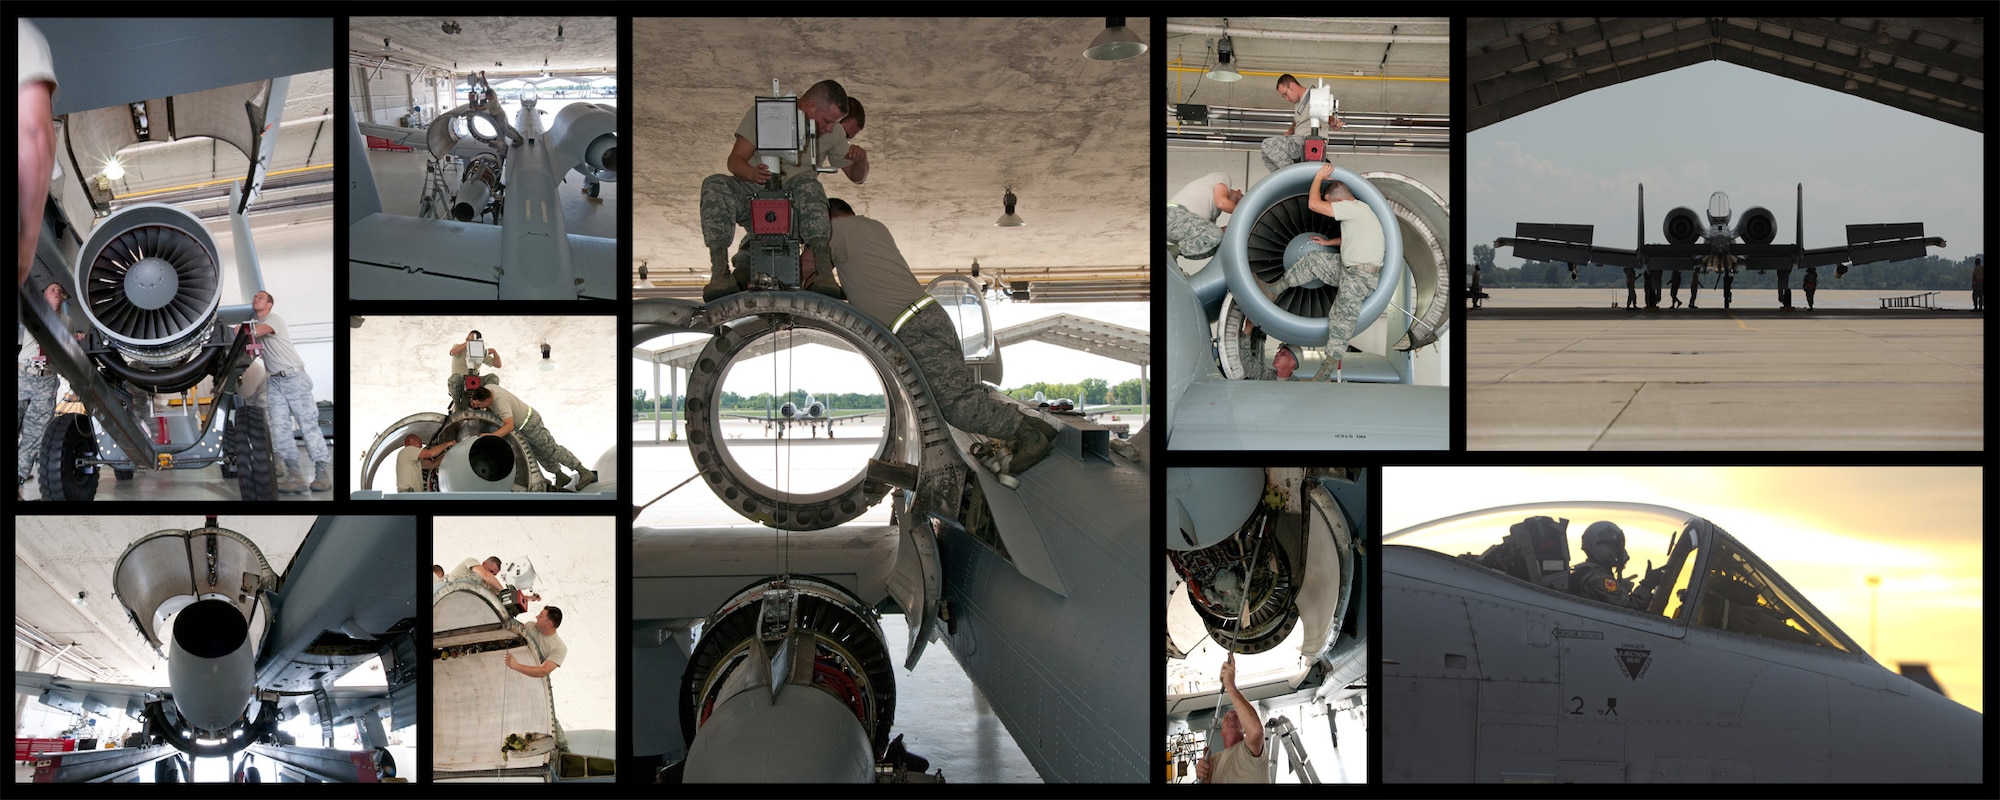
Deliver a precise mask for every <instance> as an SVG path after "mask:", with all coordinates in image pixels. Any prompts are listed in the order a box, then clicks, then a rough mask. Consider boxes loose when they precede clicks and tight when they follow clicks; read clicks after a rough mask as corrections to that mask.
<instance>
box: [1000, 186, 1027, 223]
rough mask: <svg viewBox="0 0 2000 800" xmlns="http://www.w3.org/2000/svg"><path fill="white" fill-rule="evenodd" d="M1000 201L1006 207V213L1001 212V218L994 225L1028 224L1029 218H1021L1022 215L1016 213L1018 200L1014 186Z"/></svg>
mask: <svg viewBox="0 0 2000 800" xmlns="http://www.w3.org/2000/svg"><path fill="white" fill-rule="evenodd" d="M1000 202H1001V205H1002V206H1003V207H1004V208H1005V209H1006V213H1004V214H1001V215H1000V218H999V219H997V220H994V221H993V226H994V227H996V228H1019V227H1021V226H1023V225H1026V224H1028V222H1027V220H1024V219H1021V215H1019V214H1016V213H1014V204H1015V203H1016V202H1018V201H1017V200H1016V198H1015V197H1014V190H1013V189H1012V188H1009V189H1008V190H1007V196H1006V197H1004V198H1002V199H1001V201H1000Z"/></svg>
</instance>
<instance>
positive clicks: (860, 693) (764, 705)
mask: <svg viewBox="0 0 2000 800" xmlns="http://www.w3.org/2000/svg"><path fill="white" fill-rule="evenodd" d="M877 619H878V617H877V615H876V613H875V611H874V610H873V609H872V608H870V607H868V606H867V605H865V604H863V603H862V602H861V601H860V599H859V598H857V597H855V596H854V595H853V594H851V593H849V592H848V591H846V590H845V589H842V588H840V587H839V586H837V585H834V584H832V583H827V582H822V581H818V580H815V579H812V578H803V577H784V578H770V579H767V580H762V581H758V582H757V583H756V584H755V585H753V586H751V587H749V588H747V589H745V590H743V591H742V592H739V593H738V594H737V595H736V596H735V597H732V598H730V599H729V601H728V602H726V603H724V604H723V605H722V608H721V609H719V610H717V611H716V612H715V613H714V614H711V615H709V617H708V619H707V621H706V622H705V623H704V625H703V628H702V633H701V639H700V641H699V642H697V643H696V645H695V649H694V653H693V654H692V656H691V657H690V658H689V661H688V667H687V670H686V671H685V672H684V673H683V674H682V678H681V694H680V697H681V702H680V708H681V733H682V735H683V737H685V739H686V740H687V741H688V742H690V743H691V744H690V745H689V747H688V755H687V762H686V764H687V768H686V772H685V774H684V780H686V781H688V782H693V783H701V782H717V781H719V782H728V783H746V782H751V781H757V782H805V781H810V782H847V783H867V782H871V781H873V780H874V767H875V763H876V761H877V760H878V759H879V758H881V757H882V755H883V754H884V753H885V752H886V751H887V750H888V747H889V729H890V726H891V725H892V724H893V723H894V722H895V718H896V675H895V672H894V668H893V664H892V662H891V661H890V656H889V651H888V647H887V646H886V645H885V644H884V642H883V639H882V628H881V626H880V624H878V623H877V621H876V620H877Z"/></svg>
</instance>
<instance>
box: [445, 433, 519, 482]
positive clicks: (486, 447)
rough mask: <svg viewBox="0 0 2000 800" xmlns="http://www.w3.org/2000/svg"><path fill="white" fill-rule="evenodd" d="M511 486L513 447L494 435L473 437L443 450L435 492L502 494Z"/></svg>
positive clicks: (512, 479) (512, 477)
mask: <svg viewBox="0 0 2000 800" xmlns="http://www.w3.org/2000/svg"><path fill="white" fill-rule="evenodd" d="M513 485H514V448H512V447H510V446H508V444H507V440H506V439H503V438H501V437H498V436H474V437H472V438H470V439H467V440H465V441H462V442H459V443H458V444H456V445H453V446H452V448H451V449H450V450H447V451H445V454H444V458H443V459H441V460H440V461H439V463H438V489H440V490H442V491H447V492H505V491H509V490H511V489H512V488H513Z"/></svg>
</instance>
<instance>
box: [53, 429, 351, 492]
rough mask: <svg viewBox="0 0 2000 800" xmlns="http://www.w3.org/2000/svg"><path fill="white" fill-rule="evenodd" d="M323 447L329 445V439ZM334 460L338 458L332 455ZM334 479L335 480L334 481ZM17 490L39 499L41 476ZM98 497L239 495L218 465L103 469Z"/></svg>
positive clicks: (234, 481) (98, 483)
mask: <svg viewBox="0 0 2000 800" xmlns="http://www.w3.org/2000/svg"><path fill="white" fill-rule="evenodd" d="M327 447H329V448H331V447H333V443H332V442H328V443H327ZM336 460H338V459H336ZM336 483H337V481H336ZM21 494H22V496H23V497H26V498H28V499H29V500H39V499H41V496H42V487H41V476H40V475H39V474H37V475H36V476H35V477H34V478H32V479H30V480H29V481H28V483H27V484H26V485H24V486H22V487H21ZM333 495H334V493H333V492H332V491H325V492H312V493H310V494H284V493H282V492H281V493H279V494H278V499H279V500H281V501H290V500H298V501H311V500H332V499H333ZM96 499H98V500H222V501H227V502H236V501H237V500H241V499H242V493H241V492H240V490H238V489H237V486H236V479H235V478H224V477H222V469H221V468H220V467H207V468H204V469H170V470H164V471H160V472H135V473H133V474H132V479H131V480H124V481H121V480H119V479H118V476H117V475H115V474H113V473H112V472H111V471H110V470H105V471H104V472H103V473H101V474H100V475H99V476H98V479H97V498H96Z"/></svg>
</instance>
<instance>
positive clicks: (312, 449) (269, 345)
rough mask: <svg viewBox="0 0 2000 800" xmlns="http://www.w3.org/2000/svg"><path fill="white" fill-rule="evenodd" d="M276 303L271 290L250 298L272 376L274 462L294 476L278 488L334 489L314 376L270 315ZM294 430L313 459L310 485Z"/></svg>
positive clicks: (267, 397) (268, 384)
mask: <svg viewBox="0 0 2000 800" xmlns="http://www.w3.org/2000/svg"><path fill="white" fill-rule="evenodd" d="M274 303H275V301H274V300H273V299H272V298H271V293H270V292H258V293H256V294H255V295H252V296H251V298H250V306H251V308H253V309H255V310H256V311H257V322H256V325H257V343H258V345H259V346H261V347H262V348H263V350H264V354H263V359H264V371H265V372H266V373H268V374H269V377H267V378H265V380H264V401H265V404H264V408H265V412H264V420H265V422H266V423H267V424H269V426H270V428H271V454H272V460H274V461H279V462H283V463H284V465H285V470H286V474H287V475H288V476H290V479H289V480H288V481H287V482H285V483H282V484H279V486H278V490H279V491H282V492H303V491H305V489H306V488H310V489H311V490H312V491H315V492H324V491H327V490H329V489H332V488H333V475H332V463H331V462H332V456H331V455H330V454H328V452H327V449H326V437H325V436H324V435H322V434H321V433H320V432H319V404H318V403H315V402H313V396H312V392H313V383H312V376H310V375H307V374H306V362H305V359H302V358H300V357H299V351H298V350H296V349H294V348H293V347H292V335H291V331H290V329H288V328H287V327H286V325H285V321H284V318H283V317H280V316H278V315H277V314H276V313H274V312H272V311H271V306H272V305H273V304H274ZM294 430H296V431H297V432H298V435H299V438H302V439H304V440H305V443H306V455H307V456H308V457H310V458H311V459H312V465H313V472H312V475H313V478H312V484H311V485H310V487H307V486H306V485H305V483H304V481H303V480H301V479H303V478H304V477H305V475H306V471H305V470H304V469H302V468H300V466H299V463H300V462H299V450H298V445H295V444H293V443H292V433H293V431H294Z"/></svg>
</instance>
